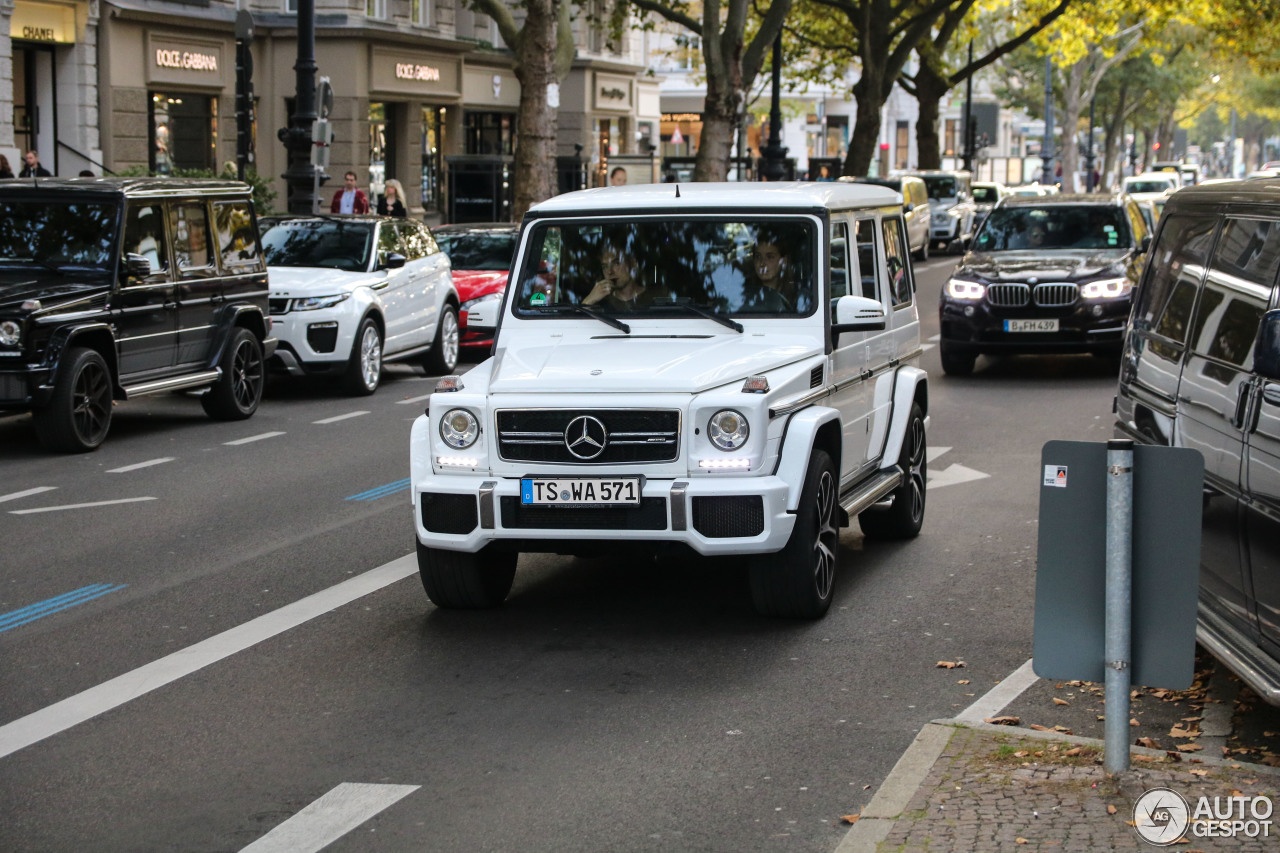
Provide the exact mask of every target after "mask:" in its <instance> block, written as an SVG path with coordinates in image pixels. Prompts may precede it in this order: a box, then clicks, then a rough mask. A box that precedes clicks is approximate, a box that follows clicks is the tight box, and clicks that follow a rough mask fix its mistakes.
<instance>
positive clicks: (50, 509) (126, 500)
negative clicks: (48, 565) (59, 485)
mask: <svg viewBox="0 0 1280 853" xmlns="http://www.w3.org/2000/svg"><path fill="white" fill-rule="evenodd" d="M154 500H156V498H120V499H119V500H114V501H94V502H93V503H87V504H63V505H62V506H38V507H35V508H34V509H11V510H9V515H31V514H32V513H35V512H58V511H59V510H64V509H89V508H90V507H95V506H113V505H114V504H136V503H139V502H140V501H154Z"/></svg>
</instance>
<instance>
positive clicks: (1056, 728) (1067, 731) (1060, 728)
mask: <svg viewBox="0 0 1280 853" xmlns="http://www.w3.org/2000/svg"><path fill="white" fill-rule="evenodd" d="M1053 730H1054V731H1055V732H1061V733H1062V734H1064V735H1069V734H1074V732H1072V731H1071V729H1069V728H1067V727H1066V726H1054V727H1053Z"/></svg>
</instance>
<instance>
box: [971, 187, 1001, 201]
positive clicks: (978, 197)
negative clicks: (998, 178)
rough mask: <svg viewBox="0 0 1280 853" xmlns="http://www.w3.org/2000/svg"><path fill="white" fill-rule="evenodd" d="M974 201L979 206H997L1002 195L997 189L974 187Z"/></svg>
mask: <svg viewBox="0 0 1280 853" xmlns="http://www.w3.org/2000/svg"><path fill="white" fill-rule="evenodd" d="M973 200H974V201H976V202H978V203H979V204H995V203H996V202H997V201H999V200H1000V193H999V192H997V191H996V188H995V187H974V188H973Z"/></svg>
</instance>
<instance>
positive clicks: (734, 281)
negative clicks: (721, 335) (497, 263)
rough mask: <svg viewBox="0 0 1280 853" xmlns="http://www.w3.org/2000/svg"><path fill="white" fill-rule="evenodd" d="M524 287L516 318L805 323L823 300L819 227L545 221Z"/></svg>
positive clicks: (790, 222) (525, 269)
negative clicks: (707, 317)
mask: <svg viewBox="0 0 1280 853" xmlns="http://www.w3.org/2000/svg"><path fill="white" fill-rule="evenodd" d="M528 247H529V248H528V251H527V252H525V254H524V259H523V262H522V266H521V269H520V271H519V276H518V278H517V280H518V281H519V282H520V286H519V289H518V291H517V294H516V299H515V310H516V313H518V314H520V315H522V316H535V315H538V314H566V315H569V314H576V315H580V316H581V315H582V313H583V312H581V311H580V310H579V309H577V308H575V307H573V306H577V305H582V306H586V308H587V309H588V310H589V311H593V312H596V313H603V314H618V315H626V316H628V317H635V316H637V315H655V316H657V315H660V316H663V317H668V316H669V317H673V318H674V317H689V318H696V317H697V314H696V312H693V311H687V310H686V311H669V310H666V309H669V308H670V307H671V306H673V305H681V304H692V305H696V306H700V307H702V308H706V309H709V310H711V311H715V312H717V313H720V314H724V315H730V314H752V315H766V316H789V317H796V316H805V315H808V314H810V313H812V312H813V310H814V306H815V305H816V296H815V294H816V293H817V265H818V261H817V259H818V251H817V226H816V224H815V223H814V222H813V221H812V220H809V219H800V218H791V219H785V220H783V219H779V220H765V221H762V220H760V219H758V218H752V219H751V220H749V221H748V220H742V219H722V218H700V219H672V218H664V219H642V220H636V221H632V222H618V221H610V222H608V223H607V224H601V223H600V221H599V220H596V221H578V222H547V223H539V224H538V225H536V226H535V227H534V229H533V231H532V232H531V234H530V237H529V243H528Z"/></svg>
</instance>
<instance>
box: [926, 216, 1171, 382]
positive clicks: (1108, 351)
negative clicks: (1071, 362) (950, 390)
mask: <svg viewBox="0 0 1280 853" xmlns="http://www.w3.org/2000/svg"><path fill="white" fill-rule="evenodd" d="M1150 242H1151V236H1150V234H1149V232H1148V231H1147V226H1146V222H1145V221H1144V220H1143V218H1142V214H1141V213H1140V212H1139V210H1138V207H1137V205H1136V204H1135V203H1134V202H1133V200H1132V199H1131V198H1129V196H1127V195H1123V194H1117V195H1102V194H1091V195H1057V196H1035V197H1012V198H1007V199H1004V200H1002V201H1001V202H1000V203H999V204H997V205H996V207H995V208H994V209H993V210H992V211H991V214H990V215H989V216H988V217H987V219H986V221H985V222H983V224H982V228H981V230H979V231H978V233H977V235H976V236H975V237H974V238H973V241H972V244H971V245H970V247H969V251H968V252H967V253H966V254H965V256H964V258H963V259H962V260H961V261H960V265H959V266H958V267H956V269H955V272H953V273H952V275H951V279H950V280H949V281H948V282H947V283H946V285H945V286H944V287H943V288H942V294H941V298H940V306H939V315H940V320H941V331H942V334H941V338H940V340H939V350H940V354H941V357H942V369H943V370H944V371H946V372H947V373H949V374H953V375H960V376H966V375H968V374H970V373H972V372H973V367H974V362H975V361H976V359H977V357H978V356H979V355H981V354H984V353H985V354H1006V353H1078V352H1088V353H1094V354H1097V355H1100V356H1105V357H1110V358H1115V357H1118V356H1119V354H1120V348H1121V345H1122V343H1123V341H1124V333H1125V327H1126V325H1127V321H1128V318H1129V307H1130V300H1131V294H1132V292H1133V288H1134V285H1135V284H1137V282H1138V279H1139V277H1140V276H1141V275H1142V267H1143V263H1144V260H1145V257H1146V251H1147V247H1148V246H1149V244H1150Z"/></svg>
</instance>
